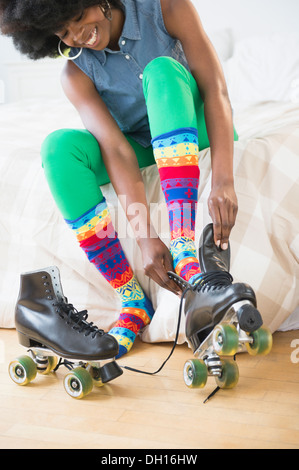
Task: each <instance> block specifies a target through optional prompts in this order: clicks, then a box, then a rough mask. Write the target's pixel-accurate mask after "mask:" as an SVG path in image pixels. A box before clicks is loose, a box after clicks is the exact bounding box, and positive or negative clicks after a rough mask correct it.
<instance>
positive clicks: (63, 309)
mask: <svg viewBox="0 0 299 470" xmlns="http://www.w3.org/2000/svg"><path fill="white" fill-rule="evenodd" d="M54 305H55V307H56V312H57V313H58V314H59V315H60V316H61V317H62V318H65V314H66V315H67V318H66V320H67V323H73V326H72V328H73V329H74V330H78V331H79V333H83V332H84V334H85V336H88V335H90V334H91V335H92V338H94V337H95V336H96V335H97V334H99V335H103V334H104V330H101V329H99V328H98V327H97V326H96V325H94V324H93V322H87V321H86V320H87V317H88V313H87V310H81V311H80V312H79V311H78V310H77V309H76V308H75V307H74V306H73V304H70V303H68V301H67V299H65V300H59V301H57V302H56V303H55V304H54Z"/></svg>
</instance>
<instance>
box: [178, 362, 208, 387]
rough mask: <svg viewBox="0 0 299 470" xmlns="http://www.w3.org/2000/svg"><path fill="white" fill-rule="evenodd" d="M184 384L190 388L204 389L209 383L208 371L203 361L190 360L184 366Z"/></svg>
mask: <svg viewBox="0 0 299 470" xmlns="http://www.w3.org/2000/svg"><path fill="white" fill-rule="evenodd" d="M183 374H184V382H185V384H186V385H187V387H189V388H203V387H204V386H205V385H206V383H207V378H208V369H207V366H206V365H205V363H204V361H202V360H201V359H190V360H189V361H187V362H186V363H185V366H184V372H183Z"/></svg>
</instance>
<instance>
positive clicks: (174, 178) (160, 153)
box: [152, 127, 201, 283]
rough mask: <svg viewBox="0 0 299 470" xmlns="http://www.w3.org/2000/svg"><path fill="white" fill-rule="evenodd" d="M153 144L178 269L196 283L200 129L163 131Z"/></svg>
mask: <svg viewBox="0 0 299 470" xmlns="http://www.w3.org/2000/svg"><path fill="white" fill-rule="evenodd" d="M152 146H153V149H154V156H155V159H156V162H157V166H158V169H159V174H160V179H161V186H162V191H163V193H164V197H165V200H166V204H167V209H168V215H169V224H170V231H171V242H170V252H171V254H172V258H173V263H174V268H175V272H176V273H177V274H178V275H179V276H181V277H182V278H183V279H185V280H186V281H189V282H191V283H192V282H194V281H196V279H197V278H198V277H199V276H198V274H200V272H201V271H200V266H199V261H198V258H197V253H196V248H195V244H194V239H195V219H196V207H197V198H198V185H199V175H200V173H199V168H198V133H197V129H194V128H191V127H186V128H181V129H176V130H175V131H172V132H168V133H167V134H162V135H159V136H158V137H155V138H154V139H153V140H152Z"/></svg>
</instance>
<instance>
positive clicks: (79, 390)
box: [63, 367, 93, 399]
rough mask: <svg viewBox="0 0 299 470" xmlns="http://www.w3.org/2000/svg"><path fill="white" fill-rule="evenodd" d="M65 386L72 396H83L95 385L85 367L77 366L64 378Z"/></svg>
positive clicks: (78, 397)
mask: <svg viewBox="0 0 299 470" xmlns="http://www.w3.org/2000/svg"><path fill="white" fill-rule="evenodd" d="M63 384H64V388H65V391H66V393H67V394H68V395H70V396H71V397H72V398H77V399H80V398H83V397H86V395H88V394H89V393H90V392H91V390H92V387H93V382H92V377H91V375H90V373H89V372H88V371H87V370H86V369H84V368H83V367H76V369H74V370H72V372H70V373H69V374H67V375H66V376H65V378H64V382H63Z"/></svg>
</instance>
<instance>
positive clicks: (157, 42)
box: [73, 0, 188, 147]
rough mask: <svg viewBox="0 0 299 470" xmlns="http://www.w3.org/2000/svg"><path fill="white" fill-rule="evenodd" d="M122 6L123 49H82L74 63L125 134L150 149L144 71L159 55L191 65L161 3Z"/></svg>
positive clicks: (141, 0) (137, 0)
mask: <svg viewBox="0 0 299 470" xmlns="http://www.w3.org/2000/svg"><path fill="white" fill-rule="evenodd" d="M123 4H124V8H125V23H124V27H123V31H122V34H121V37H120V39H119V48H120V50H119V51H112V50H110V49H108V48H106V49H104V50H103V51H95V50H91V49H83V51H82V54H81V55H80V57H79V58H78V59H76V60H75V61H74V62H75V64H76V65H77V66H78V67H79V68H80V69H81V70H82V71H83V72H84V73H85V74H86V75H87V76H88V77H89V78H90V79H91V80H92V81H93V83H94V84H95V86H96V88H97V90H98V92H99V94H100V96H101V97H102V99H103V100H104V102H105V103H106V105H107V107H108V109H109V110H110V112H111V114H112V116H113V117H114V119H115V120H116V122H117V123H118V125H119V127H120V129H121V130H122V132H124V133H126V134H128V135H129V136H130V137H132V138H133V139H134V140H135V141H136V142H138V143H139V144H141V145H142V146H143V147H148V146H149V145H150V143H151V135H150V130H149V123H148V117H147V109H146V104H145V99H144V95H143V89H142V78H143V70H144V68H145V66H146V65H147V64H148V63H149V62H150V61H151V60H153V59H155V58H156V57H160V56H168V57H172V58H174V59H176V60H177V61H178V62H180V63H181V64H183V65H184V66H185V67H186V68H187V69H188V66H187V62H186V58H185V55H184V52H183V50H182V46H181V43H180V42H179V41H178V40H176V39H173V38H172V37H171V36H170V35H169V34H168V32H167V30H166V28H165V25H164V22H163V17H162V12H161V4H160V0H123ZM73 53H76V50H74V51H73Z"/></svg>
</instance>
